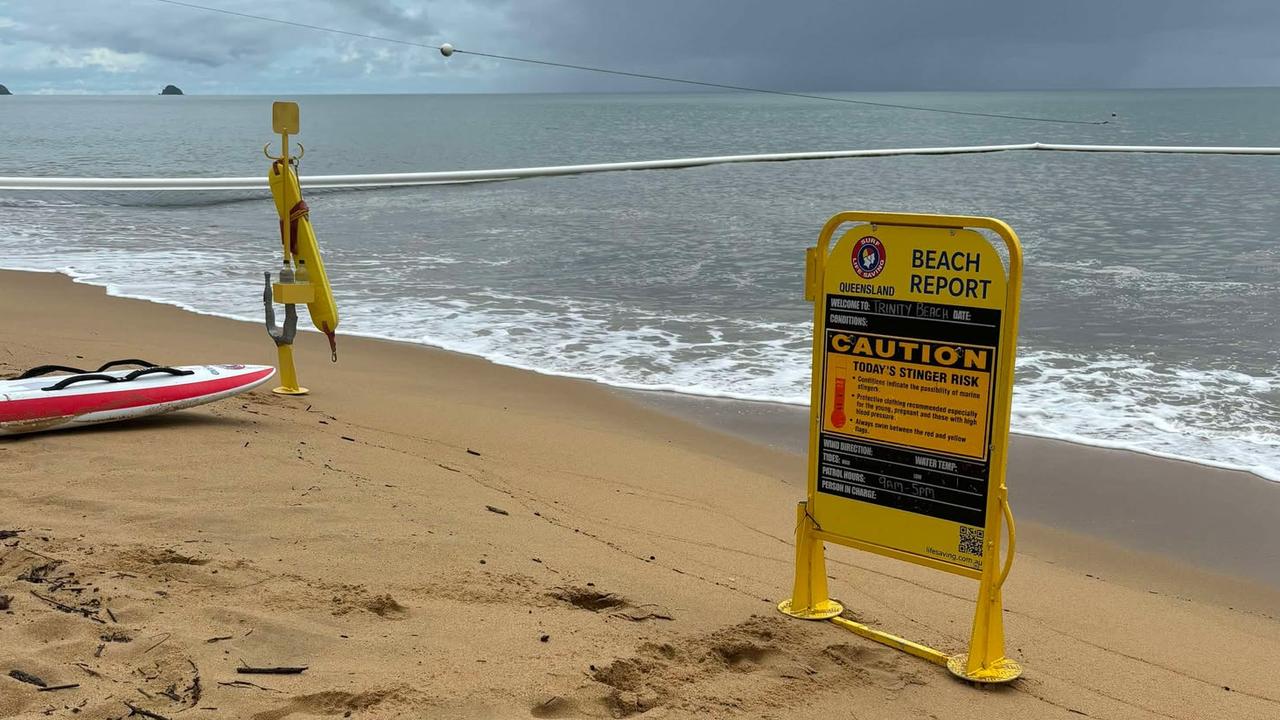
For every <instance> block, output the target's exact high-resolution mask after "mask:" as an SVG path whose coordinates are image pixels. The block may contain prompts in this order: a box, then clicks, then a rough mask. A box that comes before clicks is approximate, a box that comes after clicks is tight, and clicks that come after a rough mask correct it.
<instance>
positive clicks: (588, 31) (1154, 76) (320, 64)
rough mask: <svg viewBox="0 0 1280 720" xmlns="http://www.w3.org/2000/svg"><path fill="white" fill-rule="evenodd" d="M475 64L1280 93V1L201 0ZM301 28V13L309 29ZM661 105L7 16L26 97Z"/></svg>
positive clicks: (186, 36)
mask: <svg viewBox="0 0 1280 720" xmlns="http://www.w3.org/2000/svg"><path fill="white" fill-rule="evenodd" d="M192 2H194V3H196V4H201V5H207V6H213V7H219V8H224V9H227V10H235V11H239V12H246V13H252V14H258V15H265V16H271V17H279V18H288V19H291V20H295V21H298V22H305V23H309V24H314V25H323V26H327V27H333V28H340V29H343V30H348V31H352V32H359V33H367V34H374V35H383V36H388V37H394V38H400V39H405V40H411V41H415V42H425V43H431V44H439V43H442V42H446V41H448V42H451V43H453V44H454V45H455V46H457V47H459V48H462V49H471V50H477V51H483V52H491V53H500V54H505V55H517V56H524V57H533V58H540V59H546V60H553V61H558V62H568V63H577V64H589V65H597V66H607V67H611V68H616V69H620V70H628V71H633V72H643V73H652V74H662V75H677V76H680V77H688V78H694V79H699V80H709V81H714V82H723V83H731V84H739V85H752V86H760V87H767V88H775V89H786V90H806V91H835V90H928V89H948V90H949V89H956V90H970V89H1021V88H1117V87H1203V86H1250V85H1270V86H1276V85H1280V40H1278V39H1277V38H1280V0H1220V1H1215V0H875V1H874V2H873V1H870V0H429V1H423V0H295V2H291V3H285V2H264V1H263V0H192ZM291 11H292V14H290V12H291ZM166 83H174V84H176V85H178V86H180V87H181V88H183V89H184V90H185V91H187V92H188V93H308V92H313V93H324V92H339V93H348V92H367V93H381V92H397V93H420V92H520V91H578V90H587V91H615V90H616V91H636V90H639V91H652V90H679V89H681V87H680V86H673V85H667V84H655V83H653V82H648V81H639V80H631V79H625V78H617V77H608V76H600V75H594V74H591V73H583V72H579V71H571V70H561V69H548V68H536V67H530V66H526V65H520V64H513V63H509V62H500V61H493V60H485V59H481V58H475V57H467V56H465V55H455V56H454V57H453V58H452V59H450V60H445V59H444V58H442V57H441V56H440V54H439V53H438V52H436V51H434V50H426V49H418V48H412V47H405V46H402V45H393V44H387V43H381V42H375V41H371V40H363V39H357V38H351V37H344V36H340V35H334V34H329V33H323V32H316V31H313V30H304V29H301V28H287V27H283V26H280V25H276V24H273V23H267V22H261V21H256V20H249V19H244V18H238V17H229V16H226V15H218V14H214V13H209V12H205V11H201V10H194V9H189V8H182V7H175V6H172V5H166V4H162V3H160V2H157V1H156V0H0V84H5V85H7V86H8V87H9V88H10V90H12V91H13V92H15V93H24V94H25V93H77V92H95V93H98V92H102V93H145V94H152V93H155V92H158V91H159V89H160V88H161V87H162V86H163V85H165V84H166Z"/></svg>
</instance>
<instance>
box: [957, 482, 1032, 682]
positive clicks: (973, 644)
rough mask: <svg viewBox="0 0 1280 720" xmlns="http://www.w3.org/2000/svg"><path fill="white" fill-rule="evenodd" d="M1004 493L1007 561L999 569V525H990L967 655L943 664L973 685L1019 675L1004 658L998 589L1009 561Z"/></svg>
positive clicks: (1003, 490) (1001, 602) (1011, 538)
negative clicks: (985, 560) (985, 559)
mask: <svg viewBox="0 0 1280 720" xmlns="http://www.w3.org/2000/svg"><path fill="white" fill-rule="evenodd" d="M1007 492H1008V490H1007V489H1006V488H1004V487H1001V488H1000V491H999V493H998V495H999V506H1000V508H1001V510H1003V512H1002V515H1003V517H1004V519H1005V521H1006V522H1007V523H1008V525H1009V558H1008V561H1006V563H1005V564H1004V566H1003V568H1001V566H1000V564H999V563H998V562H997V561H998V560H999V559H1000V532H999V531H1000V522H999V521H997V522H994V523H991V527H993V528H994V529H995V531H996V532H994V533H991V535H990V536H988V537H987V538H986V539H985V540H986V542H987V552H986V553H985V556H986V557H987V558H988V560H987V562H986V564H985V565H984V566H983V568H982V582H981V584H980V585H979V586H978V603H977V607H976V608H975V609H974V614H973V633H972V635H971V636H970V638H969V652H968V653H967V654H961V655H954V656H952V657H951V658H949V659H948V660H947V669H948V670H950V671H951V674H952V675H955V676H956V677H958V678H960V679H962V680H968V681H970V682H975V683H1007V682H1012V681H1014V680H1017V679H1018V677H1019V676H1021V675H1022V666H1021V665H1019V664H1018V663H1017V662H1015V661H1013V660H1010V659H1009V658H1007V657H1005V655H1004V598H1003V594H1002V587H1003V585H1004V580H1005V578H1006V577H1008V574H1009V567H1008V566H1009V564H1010V562H1011V561H1012V559H1013V547H1014V546H1013V542H1014V530H1013V513H1011V512H1010V511H1009V503H1008V501H1007V500H1006V499H1005V498H1006V493H1007Z"/></svg>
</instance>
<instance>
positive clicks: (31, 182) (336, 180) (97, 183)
mask: <svg viewBox="0 0 1280 720" xmlns="http://www.w3.org/2000/svg"><path fill="white" fill-rule="evenodd" d="M1014 150H1047V151H1054V152H1091V153H1164V154H1179V155H1280V148H1277V147H1211V146H1200V147H1194V146H1192V147H1184V146H1165V145H1064V144H1057V143H1024V144H1020V145H966V146H957V147H931V148H885V149H878V150H836V151H820V152H794V153H760V154H754V155H713V156H708V157H692V158H674V159H670V160H640V161H635V162H617V163H594V164H589V165H553V166H548V167H529V168H505V169H495V170H456V171H445V172H423V173H381V174H368V175H309V176H305V177H302V178H301V182H302V187H304V188H308V189H318V188H375V187H406V186H414V185H446V184H459V183H475V182H492V181H498V180H518V179H522V178H533V177H554V176H560V175H583V174H586V173H597V172H619V171H623V170H677V169H681V168H693V167H702V166H706V165H727V164H731V163H762V162H790V161H796V160H838V159H847V158H869V157H894V156H902V155H973V154H978V153H995V152H1009V151H1014ZM266 189H267V181H266V179H264V178H261V177H221V178H218V177H210V178H199V177H189V178H84V177H0V190H68V191H81V190H105V191H121V190H128V191H180V190H185V191H192V190H266Z"/></svg>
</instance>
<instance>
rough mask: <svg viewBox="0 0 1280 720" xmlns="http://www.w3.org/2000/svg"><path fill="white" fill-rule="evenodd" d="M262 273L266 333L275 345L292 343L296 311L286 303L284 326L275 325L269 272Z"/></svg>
mask: <svg viewBox="0 0 1280 720" xmlns="http://www.w3.org/2000/svg"><path fill="white" fill-rule="evenodd" d="M263 275H264V276H265V282H264V283H263V284H264V287H263V290H262V304H263V306H264V309H265V310H266V325H267V334H268V335H270V336H271V339H272V341H274V342H275V344H276V347H281V346H283V345H292V344H293V338H294V336H295V335H296V334H297V332H298V311H297V309H296V308H295V307H294V306H293V305H292V304H286V305H285V306H284V327H276V309H275V305H274V304H273V302H272V297H271V273H269V272H266V273H263ZM335 354H336V353H335ZM335 362H336V361H335Z"/></svg>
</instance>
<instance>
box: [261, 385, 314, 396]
mask: <svg viewBox="0 0 1280 720" xmlns="http://www.w3.org/2000/svg"><path fill="white" fill-rule="evenodd" d="M271 392H273V393H275V394H277V395H306V394H307V393H309V392H311V391H310V390H308V389H306V388H304V387H283V386H281V387H278V388H274V389H272V391H271Z"/></svg>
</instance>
